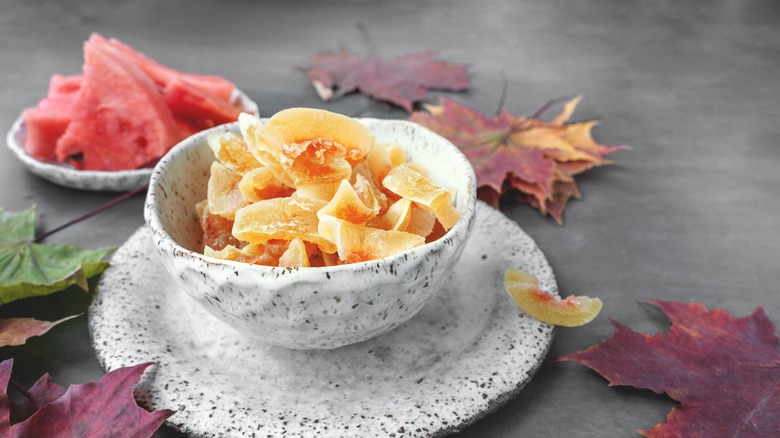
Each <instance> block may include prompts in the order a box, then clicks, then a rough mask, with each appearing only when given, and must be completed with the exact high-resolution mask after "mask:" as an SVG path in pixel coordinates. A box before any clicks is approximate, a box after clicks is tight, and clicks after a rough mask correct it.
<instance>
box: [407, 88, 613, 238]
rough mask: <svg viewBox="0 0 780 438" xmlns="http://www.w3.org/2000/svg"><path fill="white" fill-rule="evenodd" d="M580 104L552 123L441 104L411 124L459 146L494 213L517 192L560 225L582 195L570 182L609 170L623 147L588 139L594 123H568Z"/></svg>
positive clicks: (416, 114) (415, 115)
mask: <svg viewBox="0 0 780 438" xmlns="http://www.w3.org/2000/svg"><path fill="white" fill-rule="evenodd" d="M579 101H580V97H577V98H574V99H572V100H570V101H569V102H567V103H566V104H565V105H564V108H563V111H562V112H561V113H560V114H559V115H558V116H557V117H555V118H554V119H553V120H552V121H550V122H545V121H542V120H540V119H539V118H538V117H535V116H532V117H529V118H526V117H523V116H519V117H515V116H513V115H511V114H509V113H508V112H506V111H503V112H501V113H500V114H498V115H497V116H495V117H488V116H486V115H485V114H483V113H481V112H479V111H477V110H475V109H473V108H470V107H468V106H465V105H462V104H459V103H457V102H455V101H453V100H451V99H446V98H442V99H441V104H440V105H436V106H434V105H426V106H425V109H426V110H427V111H415V112H414V113H412V115H411V116H410V117H409V120H412V121H414V122H417V123H420V124H421V125H424V126H427V127H428V128H430V129H432V130H433V131H435V132H437V133H439V134H440V135H442V136H444V137H446V138H447V139H448V140H450V141H451V142H453V143H454V144H455V145H456V146H458V147H459V148H460V149H461V151H463V153H464V154H465V155H466V157H468V159H469V160H470V161H471V164H472V165H473V166H474V170H475V172H476V174H477V183H478V185H479V189H478V196H479V198H480V199H482V200H483V201H485V202H487V203H489V204H491V205H493V206H495V207H496V208H498V203H499V200H500V198H501V197H502V196H503V195H505V194H507V193H508V192H510V191H512V189H515V190H516V191H519V192H521V193H522V194H523V195H522V197H521V198H520V200H521V201H526V202H528V203H529V204H530V205H531V206H533V207H534V208H536V209H538V210H539V211H540V212H541V213H542V214H545V215H546V214H549V215H551V216H552V217H553V218H554V219H555V220H556V221H557V222H558V223H561V221H562V218H563V210H564V208H565V207H566V203H567V202H568V201H569V199H571V198H572V197H574V198H579V197H580V192H579V189H578V188H577V184H576V182H575V181H574V176H575V175H577V174H579V173H582V172H584V171H586V170H588V169H590V168H592V167H594V166H599V165H603V164H609V163H610V161H608V160H606V159H605V158H604V155H605V154H608V153H610V152H613V151H615V150H618V149H622V148H624V147H625V146H604V145H601V144H598V143H597V142H596V141H595V140H593V137H592V136H591V132H590V131H591V128H593V126H595V125H596V124H597V123H598V121H596V120H587V121H582V122H573V123H572V122H569V118H570V117H571V114H572V112H574V109H575V108H576V106H577V104H578V103H579Z"/></svg>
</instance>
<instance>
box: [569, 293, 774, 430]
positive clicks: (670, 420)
mask: <svg viewBox="0 0 780 438" xmlns="http://www.w3.org/2000/svg"><path fill="white" fill-rule="evenodd" d="M650 302H651V303H654V304H656V305H658V306H659V307H660V308H661V310H662V311H663V312H664V313H665V314H666V315H667V316H668V318H669V320H670V321H671V323H672V325H671V327H670V329H669V332H668V333H662V334H657V335H653V336H649V335H645V334H642V333H636V332H634V331H632V330H631V329H630V328H628V327H626V326H624V325H622V324H620V323H617V322H615V321H613V324H614V325H615V327H616V328H617V331H616V332H615V334H614V335H613V336H612V337H611V338H609V339H607V340H605V341H602V342H601V343H600V344H598V345H595V346H593V347H590V348H588V349H587V350H585V351H582V352H579V353H574V354H570V355H567V356H563V357H561V358H559V360H571V361H575V362H579V363H581V364H583V365H585V366H587V367H590V368H592V369H593V370H595V371H596V372H597V373H599V374H601V375H602V376H604V377H605V378H606V379H607V380H609V383H610V384H611V385H625V386H634V387H637V388H644V389H650V390H652V391H654V392H656V393H658V394H661V393H663V392H665V393H666V394H668V395H669V396H670V397H671V398H673V399H675V400H677V401H679V402H680V403H681V404H680V405H679V406H677V407H675V408H674V409H673V410H672V412H671V413H670V414H669V416H668V417H667V418H666V421H664V422H663V423H660V424H658V425H656V426H654V427H652V428H650V429H648V430H641V431H639V432H640V433H641V434H642V435H645V436H648V437H713V438H717V437H737V436H738V437H745V438H746V437H770V436H780V386H779V385H778V383H779V382H780V354H778V350H777V348H778V338H777V332H776V331H775V328H774V326H773V325H772V322H771V321H770V320H769V318H767V316H766V314H765V313H764V311H763V309H762V308H761V307H759V308H758V309H756V311H755V312H753V314H751V315H750V316H747V317H744V318H735V317H733V316H732V315H730V314H729V313H728V312H726V311H724V310H721V309H715V310H711V311H709V312H708V311H707V309H706V308H705V307H704V306H703V305H701V304H699V303H691V304H688V303H679V302H666V301H650Z"/></svg>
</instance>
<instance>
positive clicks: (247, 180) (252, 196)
mask: <svg viewBox="0 0 780 438" xmlns="http://www.w3.org/2000/svg"><path fill="white" fill-rule="evenodd" d="M238 190H239V191H240V192H241V194H242V195H244V198H246V199H247V200H248V201H249V202H257V201H262V200H263V199H272V198H283V197H286V196H290V195H291V194H292V193H293V189H292V188H290V187H287V186H286V185H284V184H282V182H281V181H279V180H278V179H277V178H276V176H275V175H274V173H273V172H271V170H270V169H269V168H267V167H258V168H255V169H252V170H250V171H248V172H247V173H245V174H244V176H243V177H242V178H241V181H240V182H239V183H238Z"/></svg>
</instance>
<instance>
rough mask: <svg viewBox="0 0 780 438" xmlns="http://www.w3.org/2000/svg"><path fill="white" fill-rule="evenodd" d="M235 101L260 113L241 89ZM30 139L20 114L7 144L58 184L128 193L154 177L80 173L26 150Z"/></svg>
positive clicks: (141, 171) (148, 170) (35, 170)
mask: <svg viewBox="0 0 780 438" xmlns="http://www.w3.org/2000/svg"><path fill="white" fill-rule="evenodd" d="M232 100H233V102H234V103H236V104H239V105H241V107H242V108H243V110H244V111H246V112H251V113H254V114H257V104H256V103H255V102H254V101H253V100H252V99H250V98H249V96H247V95H246V94H244V92H242V91H241V90H239V89H235V90H233V97H232ZM26 136H27V133H26V131H25V125H24V119H23V118H22V116H21V115H20V116H19V118H17V119H16V121H15V122H14V124H13V126H11V129H10V130H9V131H8V135H7V136H6V144H7V145H8V148H9V149H11V151H12V152H13V153H14V155H16V157H17V158H19V160H21V162H22V163H24V165H25V166H27V168H28V169H30V172H32V173H34V174H36V175H38V176H40V177H41V178H43V179H45V180H47V181H50V182H52V183H54V184H58V185H61V186H65V187H70V188H73V189H81V190H92V191H114V192H124V191H128V190H133V189H135V188H137V187H140V186H142V185H144V184H146V183H148V182H149V178H150V177H151V176H152V168H151V167H150V168H143V169H134V170H112V171H101V170H78V169H74V168H73V167H72V166H70V165H69V164H64V163H47V162H44V161H39V160H37V159H35V158H33V157H32V156H30V155H28V154H27V151H25V149H24V143H25V139H26Z"/></svg>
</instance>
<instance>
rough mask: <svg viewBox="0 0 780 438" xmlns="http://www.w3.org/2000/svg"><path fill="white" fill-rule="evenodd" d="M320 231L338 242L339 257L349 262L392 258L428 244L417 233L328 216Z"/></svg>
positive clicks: (325, 216) (325, 217)
mask: <svg viewBox="0 0 780 438" xmlns="http://www.w3.org/2000/svg"><path fill="white" fill-rule="evenodd" d="M318 230H319V233H320V235H321V236H322V237H324V238H326V239H328V240H330V241H331V242H333V243H334V244H335V246H336V248H337V249H338V254H339V259H340V260H341V261H342V262H348V263H355V262H363V261H368V260H376V259H381V258H385V257H389V256H391V255H394V254H397V253H399V252H402V251H406V250H407V249H411V248H414V247H417V246H420V245H423V244H424V243H425V238H424V237H422V236H418V235H416V234H411V233H406V232H403V231H392V230H390V231H387V230H380V229H378V228H370V227H364V226H360V225H355V224H353V223H352V222H349V221H345V220H341V219H338V218H336V217H333V216H328V215H323V216H321V217H320V222H319V227H318Z"/></svg>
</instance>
